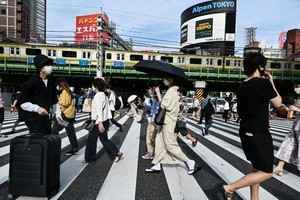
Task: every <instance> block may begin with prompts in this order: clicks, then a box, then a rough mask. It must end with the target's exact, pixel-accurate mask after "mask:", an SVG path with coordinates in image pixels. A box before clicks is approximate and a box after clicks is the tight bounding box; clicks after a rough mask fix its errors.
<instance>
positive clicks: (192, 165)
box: [186, 160, 196, 175]
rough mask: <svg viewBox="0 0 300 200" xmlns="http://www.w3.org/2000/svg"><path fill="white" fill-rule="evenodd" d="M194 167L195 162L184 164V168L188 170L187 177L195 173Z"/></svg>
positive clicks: (190, 161)
mask: <svg viewBox="0 0 300 200" xmlns="http://www.w3.org/2000/svg"><path fill="white" fill-rule="evenodd" d="M195 165H196V162H195V161H193V160H189V161H187V162H186V166H187V168H188V174H189V175H192V174H193V173H194V171H195Z"/></svg>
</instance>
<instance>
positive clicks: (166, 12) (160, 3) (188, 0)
mask: <svg viewBox="0 0 300 200" xmlns="http://www.w3.org/2000/svg"><path fill="white" fill-rule="evenodd" d="M47 2H48V5H47V6H48V7H47V31H49V32H48V33H47V34H48V40H51V39H52V40H56V39H57V37H60V36H65V37H66V38H69V36H72V34H73V33H71V32H68V31H75V17H76V16H77V15H84V14H90V13H96V12H98V11H99V10H100V9H101V7H102V8H103V10H104V11H105V12H106V13H107V14H108V15H109V17H110V19H111V20H112V21H114V22H115V23H116V24H117V32H118V33H119V34H120V35H121V36H123V37H124V38H125V39H127V38H128V36H132V37H133V38H136V36H138V37H145V38H154V39H160V40H166V41H167V42H166V41H161V42H159V43H160V44H162V45H166V46H179V41H180V39H179V38H180V15H181V13H182V12H183V11H184V10H185V9H186V8H188V7H190V6H192V5H194V4H196V3H200V2H203V0H65V1H64V0H48V1H47ZM237 4H238V8H237V27H236V28H237V32H236V33H237V34H236V46H237V47H242V46H244V44H245V31H244V29H245V28H246V27H249V26H255V27H257V40H259V41H263V42H264V43H265V44H266V45H267V46H268V47H274V48H277V47H278V37H279V33H280V32H282V31H287V30H289V29H292V28H300V20H299V18H300V12H299V10H300V0H251V1H249V0H238V3H237ZM52 31H66V32H61V33H55V32H52ZM69 39H70V38H69ZM136 40H139V42H145V41H142V40H144V39H136ZM146 42H147V43H149V42H150V43H155V41H149V40H148V41H146ZM156 43H157V41H156Z"/></svg>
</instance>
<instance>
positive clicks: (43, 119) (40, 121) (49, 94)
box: [20, 55, 57, 135]
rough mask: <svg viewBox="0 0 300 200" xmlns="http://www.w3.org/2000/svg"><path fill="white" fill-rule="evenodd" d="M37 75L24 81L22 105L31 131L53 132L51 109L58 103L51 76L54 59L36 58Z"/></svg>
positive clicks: (41, 56)
mask: <svg viewBox="0 0 300 200" xmlns="http://www.w3.org/2000/svg"><path fill="white" fill-rule="evenodd" d="M34 65H35V67H36V75H35V76H33V77H32V78H30V79H29V80H28V81H27V82H25V83H24V85H23V88H22V91H21V97H20V105H21V106H20V107H21V109H22V110H23V111H24V119H25V124H26V125H27V127H28V129H29V132H30V133H39V134H45V135H48V134H51V119H50V115H49V113H50V109H51V107H52V106H53V105H55V104H56V103H57V91H56V87H55V82H54V80H53V79H52V78H51V74H52V65H53V60H52V59H50V58H48V57H47V56H44V55H38V56H36V57H35V58H34Z"/></svg>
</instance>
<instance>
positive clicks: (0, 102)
mask: <svg viewBox="0 0 300 200" xmlns="http://www.w3.org/2000/svg"><path fill="white" fill-rule="evenodd" d="M0 86H1V82H0ZM3 121H4V100H3V98H2V92H1V88H0V137H7V135H6V134H3V133H1V129H2V124H3Z"/></svg>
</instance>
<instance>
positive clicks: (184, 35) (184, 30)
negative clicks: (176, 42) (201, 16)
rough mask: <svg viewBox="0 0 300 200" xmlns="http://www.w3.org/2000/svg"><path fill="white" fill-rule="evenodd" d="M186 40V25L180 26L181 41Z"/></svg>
mask: <svg viewBox="0 0 300 200" xmlns="http://www.w3.org/2000/svg"><path fill="white" fill-rule="evenodd" d="M187 40H188V25H185V26H183V27H182V28H181V43H185V42H187Z"/></svg>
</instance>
